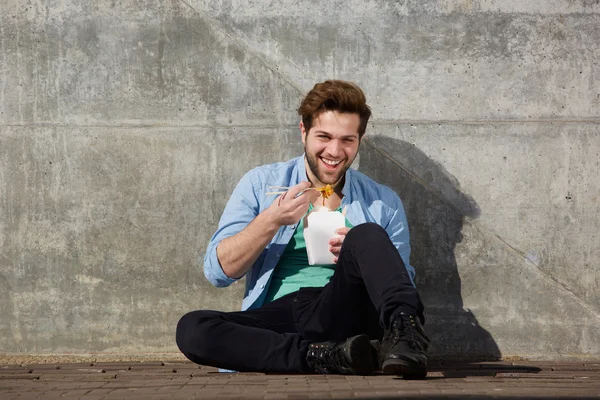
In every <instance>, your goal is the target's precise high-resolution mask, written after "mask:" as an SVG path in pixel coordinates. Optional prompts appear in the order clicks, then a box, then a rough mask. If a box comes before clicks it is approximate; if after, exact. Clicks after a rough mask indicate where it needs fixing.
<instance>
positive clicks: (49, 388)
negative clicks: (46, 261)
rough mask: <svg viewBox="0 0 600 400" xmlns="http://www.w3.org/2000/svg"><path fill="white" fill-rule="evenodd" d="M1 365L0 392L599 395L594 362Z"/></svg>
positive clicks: (15, 395) (9, 396)
mask: <svg viewBox="0 0 600 400" xmlns="http://www.w3.org/2000/svg"><path fill="white" fill-rule="evenodd" d="M93 364H94V365H90V364H83V363H79V364H62V365H56V364H55V365H23V366H14V365H6V366H0V399H2V400H13V399H55V398H56V399H59V398H60V399H76V398H83V399H86V400H94V399H98V400H113V399H121V398H122V399H128V400H135V399H144V400H152V399H165V398H168V399H193V398H223V399H226V398H231V399H234V398H244V399H261V400H264V399H353V398H362V399H377V398H381V399H383V398H405V399H417V398H420V399H425V398H434V399H441V398H467V399H468V398H477V397H479V398H503V397H507V396H513V397H519V398H527V397H529V398H533V397H536V398H539V397H540V396H541V397H544V398H561V397H562V398H576V397H580V398H584V397H587V398H599V399H600V362H586V363H558V362H553V363H552V362H543V363H533V362H523V363H507V362H498V363H471V364H467V363H463V364H461V363H456V362H453V363H442V362H440V363H437V364H435V365H432V367H431V369H430V372H429V374H428V376H427V379H426V380H422V381H406V380H403V379H401V378H399V377H392V376H383V375H374V376H368V377H363V376H341V375H276V374H258V373H251V374H250V373H243V374H221V373H218V372H217V370H216V369H214V368H211V367H202V368H198V366H196V365H194V364H192V363H184V362H183V363H162V362H152V363H131V362H129V363H127V362H124V363H93Z"/></svg>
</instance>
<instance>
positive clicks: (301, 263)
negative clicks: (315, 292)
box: [265, 204, 352, 303]
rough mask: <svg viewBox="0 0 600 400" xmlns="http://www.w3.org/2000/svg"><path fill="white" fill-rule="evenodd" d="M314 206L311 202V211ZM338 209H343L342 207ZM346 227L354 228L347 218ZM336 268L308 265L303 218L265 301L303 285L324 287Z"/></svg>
mask: <svg viewBox="0 0 600 400" xmlns="http://www.w3.org/2000/svg"><path fill="white" fill-rule="evenodd" d="M312 208H313V207H312V204H311V205H310V206H309V209H308V212H309V213H310V212H311V211H312ZM336 211H341V207H340V208H338V209H337V210H336ZM346 227H348V228H352V224H351V223H350V222H349V221H348V220H347V219H346ZM334 270H335V264H321V265H319V264H316V265H308V254H306V244H305V242H304V218H302V219H301V220H300V223H299V224H298V227H297V228H296V231H295V232H294V235H293V236H292V238H291V239H290V242H289V243H288V245H287V247H286V248H285V251H284V252H283V254H282V255H281V258H280V259H279V262H278V263H277V266H276V267H275V270H274V271H273V275H272V276H271V282H270V283H269V290H268V292H267V297H266V298H265V303H268V302H271V301H273V300H276V299H278V298H280V297H282V296H285V295H286V294H288V293H292V292H295V291H297V290H298V289H300V288H301V287H323V286H325V284H327V282H329V280H330V279H331V277H332V276H333V272H334Z"/></svg>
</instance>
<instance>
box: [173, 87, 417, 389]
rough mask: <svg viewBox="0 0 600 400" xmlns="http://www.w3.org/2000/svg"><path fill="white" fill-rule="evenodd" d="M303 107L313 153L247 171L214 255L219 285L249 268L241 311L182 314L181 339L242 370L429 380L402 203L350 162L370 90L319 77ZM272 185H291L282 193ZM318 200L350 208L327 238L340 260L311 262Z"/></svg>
mask: <svg viewBox="0 0 600 400" xmlns="http://www.w3.org/2000/svg"><path fill="white" fill-rule="evenodd" d="M298 113H299V115H300V116H301V122H300V131H301V134H302V143H303V144H304V151H305V154H304V155H303V156H301V157H298V158H296V159H293V160H290V161H288V162H283V163H277V164H271V165H265V166H262V167H258V168H255V169H253V170H251V171H250V172H248V173H247V174H246V175H245V176H244V177H243V178H242V179H241V181H240V182H239V184H238V186H237V187H236V188H235V190H234V192H233V194H232V196H231V198H230V199H229V201H228V203H227V206H226V207H225V211H224V212H223V215H222V217H221V220H220V223H219V227H218V229H217V232H216V233H215V234H214V236H213V237H212V239H211V241H210V243H209V245H208V249H207V251H206V256H205V265H204V271H205V275H206V277H207V279H208V280H209V281H210V282H211V283H212V284H214V285H215V286H217V287H223V286H227V285H230V284H231V283H233V282H235V281H236V280H238V279H240V278H242V277H243V276H246V292H245V296H244V300H243V303H242V310H244V311H241V312H231V313H225V312H217V311H202V310H201V311H193V312H190V313H188V314H186V315H185V316H183V317H182V318H181V320H180V321H179V324H178V326H177V345H178V346H179V349H180V350H181V351H182V352H183V354H185V356H186V357H187V358H189V359H190V360H191V361H193V362H196V363H198V364H203V365H210V366H216V367H221V368H227V369H232V370H236V371H258V372H279V373H292V372H304V373H306V372H320V373H340V374H360V375H368V374H371V373H373V372H374V371H376V370H379V369H380V370H381V371H382V372H383V373H384V374H390V375H403V376H404V377H405V378H409V379H410V378H416V379H419V378H424V377H425V375H426V374H427V358H426V355H425V352H426V350H427V347H428V345H429V339H428V338H427V336H426V335H425V332H424V330H423V328H422V325H421V324H422V323H423V305H422V303H421V301H420V298H419V294H418V292H417V290H416V289H415V287H414V283H413V279H414V269H413V268H412V267H411V266H410V264H409V255H410V245H409V234H408V226H407V222H406V216H405V214H404V209H403V207H402V203H401V201H400V199H399V198H398V196H397V195H396V194H395V193H394V192H393V191H392V190H391V189H389V188H387V187H385V186H383V185H381V184H378V183H376V182H375V181H373V180H372V179H370V178H368V177H367V176H365V175H363V174H361V173H359V172H358V171H355V170H352V169H349V167H350V165H351V164H352V162H353V161H354V159H355V157H356V155H357V154H358V149H359V147H360V143H361V139H362V137H363V135H364V133H365V130H366V126H367V122H368V120H369V118H370V116H371V111H370V109H369V107H368V106H367V104H366V100H365V96H364V93H363V92H362V90H361V89H360V88H359V87H358V86H356V85H354V84H352V83H349V82H345V81H339V80H332V81H326V82H323V83H319V84H317V85H315V86H314V88H313V89H312V90H311V91H310V92H309V93H308V94H307V96H306V97H305V98H304V100H303V101H302V103H301V105H300V108H299V109H298ZM325 185H331V186H332V187H333V189H334V193H333V195H331V196H329V197H327V198H325V199H323V198H322V196H323V195H322V194H321V193H320V192H319V191H317V190H306V189H309V188H320V187H323V186H325ZM270 186H279V187H284V188H286V187H289V190H288V191H287V192H286V193H285V194H283V195H280V196H278V197H276V198H275V197H273V196H269V195H267V192H269V187H270ZM319 204H325V206H327V207H328V208H329V209H330V210H342V209H344V210H345V211H346V226H347V227H346V228H341V229H339V230H337V234H338V235H339V236H337V237H336V238H334V239H332V240H330V242H329V246H330V247H329V250H330V251H331V253H333V255H334V256H335V261H334V262H335V264H330V265H308V261H307V254H306V247H305V245H304V237H303V228H304V226H303V225H304V222H303V221H304V218H303V217H304V216H305V215H306V214H307V213H309V212H311V211H312V208H313V205H319ZM380 340H381V344H380V343H379V341H380Z"/></svg>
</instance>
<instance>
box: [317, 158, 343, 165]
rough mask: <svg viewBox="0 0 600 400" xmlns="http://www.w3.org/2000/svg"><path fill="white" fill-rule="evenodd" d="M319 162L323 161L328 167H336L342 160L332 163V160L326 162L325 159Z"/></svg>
mask: <svg viewBox="0 0 600 400" xmlns="http://www.w3.org/2000/svg"><path fill="white" fill-rule="evenodd" d="M321 160H323V162H324V163H325V164H328V165H338V164H339V163H341V162H342V160H338V161H333V160H327V159H325V158H321Z"/></svg>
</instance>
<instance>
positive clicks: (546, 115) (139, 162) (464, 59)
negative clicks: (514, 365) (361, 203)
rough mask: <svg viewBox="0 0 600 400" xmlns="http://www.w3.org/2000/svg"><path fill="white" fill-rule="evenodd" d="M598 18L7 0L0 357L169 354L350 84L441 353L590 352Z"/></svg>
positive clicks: (598, 162)
mask: <svg viewBox="0 0 600 400" xmlns="http://www.w3.org/2000/svg"><path fill="white" fill-rule="evenodd" d="M599 61H600V3H599V2H598V1H597V0H573V1H568V2H566V1H558V0H546V1H530V0H522V1H516V0H503V1H500V0H485V1H473V0H462V1H459V0H437V1H436V0H426V1H423V0H419V1H412V0H408V1H384V0H374V1H370V2H364V1H358V0H348V1H344V2H341V1H334V2H331V1H328V2H320V3H316V2H313V1H307V0H306V1H305V0H300V1H298V0H294V1H289V0H287V1H280V2H264V1H251V2H237V1H230V0H228V1H226V0H222V1H201V0H179V1H176V0H170V1H169V0H163V1H160V0H136V1H114V0H111V1H108V0H98V1H94V2H90V1H85V0H70V1H69V0H31V1H25V0H3V1H2V2H0V353H20V354H38V353H90V352H98V353H124V354H148V353H155V352H175V351H176V346H175V343H174V328H175V324H176V321H177V319H178V318H179V316H180V315H182V314H183V313H185V312H186V311H189V310H191V309H197V308H214V309H221V310H233V309H237V308H238V307H239V305H240V298H241V294H242V286H241V285H242V284H241V283H238V284H235V285H233V286H232V287H231V288H228V289H215V288H211V287H210V285H209V284H208V282H206V281H205V279H204V277H203V274H202V270H201V264H199V263H198V259H199V258H201V257H202V256H203V253H204V249H205V246H206V243H207V241H208V239H209V237H210V235H211V234H212V232H213V230H214V229H215V227H216V224H217V221H218V218H219V216H220V213H221V211H222V209H223V207H224V203H225V201H226V199H227V197H228V195H229V193H230V192H231V191H232V189H233V186H234V185H235V183H236V182H237V180H238V179H239V178H240V177H241V175H242V174H243V173H244V172H245V171H246V170H248V169H249V168H251V167H253V166H256V165H260V164H263V163H267V162H272V161H277V160H282V159H286V158H290V157H292V156H294V155H297V154H300V152H301V145H300V141H299V139H300V135H299V132H298V129H297V123H298V119H297V117H296V115H295V112H294V109H295V108H296V107H297V104H298V102H299V100H300V99H301V98H302V96H303V94H304V93H305V92H306V91H308V90H309V89H310V88H311V87H312V85H313V84H314V83H315V82H317V81H321V80H324V79H326V78H340V79H348V80H352V81H355V82H357V83H358V84H360V85H361V86H362V87H363V88H364V89H365V91H366V94H367V97H368V99H369V103H370V105H371V106H372V109H373V112H374V118H373V121H372V123H371V124H370V125H369V127H368V133H367V135H368V136H367V137H366V140H365V142H364V143H363V145H362V149H361V157H360V162H358V163H357V165H356V168H358V169H359V170H361V171H364V172H366V173H367V174H369V175H371V176H372V177H374V178H375V179H377V180H379V181H381V182H384V183H386V184H387V185H389V186H391V187H392V188H393V189H394V190H396V191H397V192H398V193H399V194H400V196H401V198H402V199H403V200H404V202H405V206H406V210H407V213H408V218H409V222H410V225H411V233H412V245H413V256H412V263H413V264H414V265H415V266H416V269H417V273H418V281H417V284H418V287H419V289H420V290H421V292H422V295H423V299H424V301H425V304H426V306H427V310H428V313H427V318H428V325H427V329H428V331H429V333H430V334H431V336H432V338H433V340H434V345H433V348H432V354H433V355H434V356H438V357H450V356H453V357H462V358H475V357H488V358H493V357H499V356H502V357H510V356H513V357H514V356H518V357H525V358H531V359H544V358H546V359H560V358H577V359H581V358H598V357H599V356H600V329H599V328H600V291H599V290H598V289H597V288H598V286H599V283H600V268H599V266H598V260H599V255H600V254H599V253H600V236H599V235H598V233H597V227H598V226H599V225H600V215H599V213H598V210H599V195H600V193H599V188H600V184H599V183H598V182H599V180H598V176H600V157H599V153H600V135H599V133H600V129H599V128H600V125H599V123H600V118H599V117H600V115H599V114H600V113H599V111H598V110H599V109H600V74H599V73H600V66H599V65H600V62H599Z"/></svg>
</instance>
